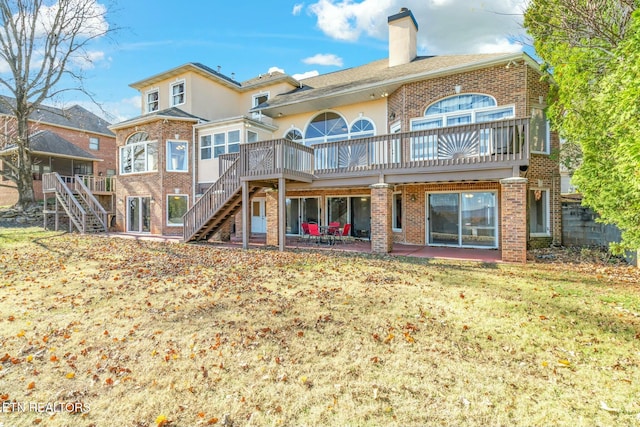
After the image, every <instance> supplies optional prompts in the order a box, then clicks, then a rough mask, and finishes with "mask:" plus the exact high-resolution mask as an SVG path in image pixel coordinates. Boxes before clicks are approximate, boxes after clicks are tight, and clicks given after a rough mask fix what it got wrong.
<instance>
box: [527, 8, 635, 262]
mask: <svg viewBox="0 0 640 427" xmlns="http://www.w3.org/2000/svg"><path fill="white" fill-rule="evenodd" d="M638 3H639V2H638V1H631V0H626V1H625V0H533V1H532V2H531V3H530V5H529V8H528V9H527V11H526V13H525V26H526V27H527V29H528V30H529V32H530V33H531V35H532V36H533V38H534V46H535V48H536V50H537V53H538V54H539V55H540V56H541V57H542V58H543V60H544V61H545V66H546V67H549V68H550V69H551V70H552V73H553V81H554V84H555V87H554V91H553V96H552V97H551V101H552V105H551V106H550V107H549V111H548V114H549V118H550V120H551V122H552V126H553V127H554V128H555V129H557V130H558V131H559V132H560V135H561V137H563V138H564V139H566V140H567V141H570V144H573V145H574V147H571V150H570V151H569V152H570V153H571V154H569V156H565V157H564V158H561V160H562V161H563V163H564V164H570V165H572V166H575V165H579V167H578V168H577V170H576V172H575V174H574V176H573V182H574V184H575V185H576V186H577V187H578V189H579V191H580V192H581V193H582V194H583V196H584V198H583V204H584V205H586V206H589V207H591V208H592V209H594V210H595V211H596V212H598V213H599V214H600V217H601V220H602V221H603V222H606V223H612V224H616V225H617V226H618V227H619V228H620V229H621V230H622V237H623V241H622V244H621V245H617V246H616V247H615V248H614V249H617V250H623V249H630V248H638V247H640V102H639V100H640V11H638V10H636V9H637V7H638ZM589 11H593V13H590V12H589ZM575 146H578V147H579V148H580V150H579V151H577V150H575ZM561 154H562V153H561ZM565 154H566V153H565Z"/></svg>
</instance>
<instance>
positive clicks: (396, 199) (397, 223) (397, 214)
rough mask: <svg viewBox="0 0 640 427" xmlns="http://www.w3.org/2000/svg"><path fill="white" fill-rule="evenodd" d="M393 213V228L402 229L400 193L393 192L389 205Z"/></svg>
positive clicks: (395, 229)
mask: <svg viewBox="0 0 640 427" xmlns="http://www.w3.org/2000/svg"><path fill="white" fill-rule="evenodd" d="M391 210H392V215H393V224H392V227H393V230H394V231H401V230H402V193H393V205H392V207H391Z"/></svg>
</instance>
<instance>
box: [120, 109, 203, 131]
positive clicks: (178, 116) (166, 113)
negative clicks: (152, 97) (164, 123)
mask: <svg viewBox="0 0 640 427" xmlns="http://www.w3.org/2000/svg"><path fill="white" fill-rule="evenodd" d="M159 119H167V120H178V121H190V122H195V123H198V122H206V121H207V120H205V119H203V118H202V117H198V116H194V115H193V114H190V113H187V112H186V111H184V110H181V109H179V108H177V107H171V108H167V109H165V110H160V111H154V112H152V113H147V114H144V115H142V116H137V117H134V118H132V119H129V120H125V121H124V122H120V123H116V124H113V125H111V126H109V129H122V128H125V127H129V126H132V125H134V124H142V123H146V122H150V121H152V120H159Z"/></svg>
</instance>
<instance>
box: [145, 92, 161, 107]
mask: <svg viewBox="0 0 640 427" xmlns="http://www.w3.org/2000/svg"><path fill="white" fill-rule="evenodd" d="M159 100H160V94H159V92H158V89H155V90H152V91H149V92H147V113H152V112H154V111H158V107H159Z"/></svg>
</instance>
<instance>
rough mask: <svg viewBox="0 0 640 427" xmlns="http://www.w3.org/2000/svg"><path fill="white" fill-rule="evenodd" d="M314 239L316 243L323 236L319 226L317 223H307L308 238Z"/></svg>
mask: <svg viewBox="0 0 640 427" xmlns="http://www.w3.org/2000/svg"><path fill="white" fill-rule="evenodd" d="M311 237H313V238H314V239H316V243H320V239H321V238H322V237H323V236H322V233H320V227H319V226H318V224H309V238H311Z"/></svg>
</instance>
